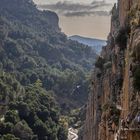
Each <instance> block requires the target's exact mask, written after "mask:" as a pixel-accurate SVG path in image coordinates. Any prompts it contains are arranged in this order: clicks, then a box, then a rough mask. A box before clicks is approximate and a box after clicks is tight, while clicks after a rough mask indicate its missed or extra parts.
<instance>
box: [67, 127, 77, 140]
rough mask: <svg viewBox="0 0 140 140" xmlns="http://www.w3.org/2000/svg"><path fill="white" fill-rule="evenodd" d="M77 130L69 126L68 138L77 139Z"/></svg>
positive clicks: (69, 139) (70, 139)
mask: <svg viewBox="0 0 140 140" xmlns="http://www.w3.org/2000/svg"><path fill="white" fill-rule="evenodd" d="M77 133H78V131H77V130H75V129H73V128H69V129H68V140H78V135H77Z"/></svg>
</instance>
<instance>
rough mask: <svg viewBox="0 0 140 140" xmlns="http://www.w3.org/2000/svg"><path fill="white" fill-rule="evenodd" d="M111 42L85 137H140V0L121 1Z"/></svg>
mask: <svg viewBox="0 0 140 140" xmlns="http://www.w3.org/2000/svg"><path fill="white" fill-rule="evenodd" d="M107 43H108V44H107V46H105V47H104V48H103V50H102V53H101V55H100V57H99V58H98V59H97V62H96V64H95V70H94V73H93V77H92V93H91V94H90V97H89V101H88V105H87V114H86V121H85V131H84V134H83V135H84V140H117V138H118V139H119V140H122V139H125V140H139V139H140V132H139V130H138V129H137V128H138V117H139V116H140V107H139V106H140V0H118V5H115V6H114V7H113V9H112V19H111V31H110V34H109V36H108V42H107ZM128 128H129V130H128Z"/></svg>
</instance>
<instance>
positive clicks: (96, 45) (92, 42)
mask: <svg viewBox="0 0 140 140" xmlns="http://www.w3.org/2000/svg"><path fill="white" fill-rule="evenodd" d="M69 39H71V40H75V41H78V42H79V43H82V44H84V45H88V46H91V47H92V48H93V49H94V50H95V51H96V52H97V54H99V53H100V52H101V50H102V47H103V46H105V45H106V40H101V39H95V38H88V37H82V36H78V35H74V36H70V37H69Z"/></svg>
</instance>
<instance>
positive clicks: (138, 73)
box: [133, 67, 140, 91]
mask: <svg viewBox="0 0 140 140" xmlns="http://www.w3.org/2000/svg"><path fill="white" fill-rule="evenodd" d="M133 84H134V88H135V89H136V90H138V91H140V67H138V68H137V69H136V70H135V72H134V82H133Z"/></svg>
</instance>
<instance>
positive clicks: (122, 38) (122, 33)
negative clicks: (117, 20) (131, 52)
mask: <svg viewBox="0 0 140 140" xmlns="http://www.w3.org/2000/svg"><path fill="white" fill-rule="evenodd" d="M129 32H130V29H129V27H125V28H121V29H120V30H119V31H118V34H117V36H116V38H115V43H116V44H118V46H119V47H120V48H121V49H122V50H124V49H125V48H126V47H127V37H128V35H129Z"/></svg>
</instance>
